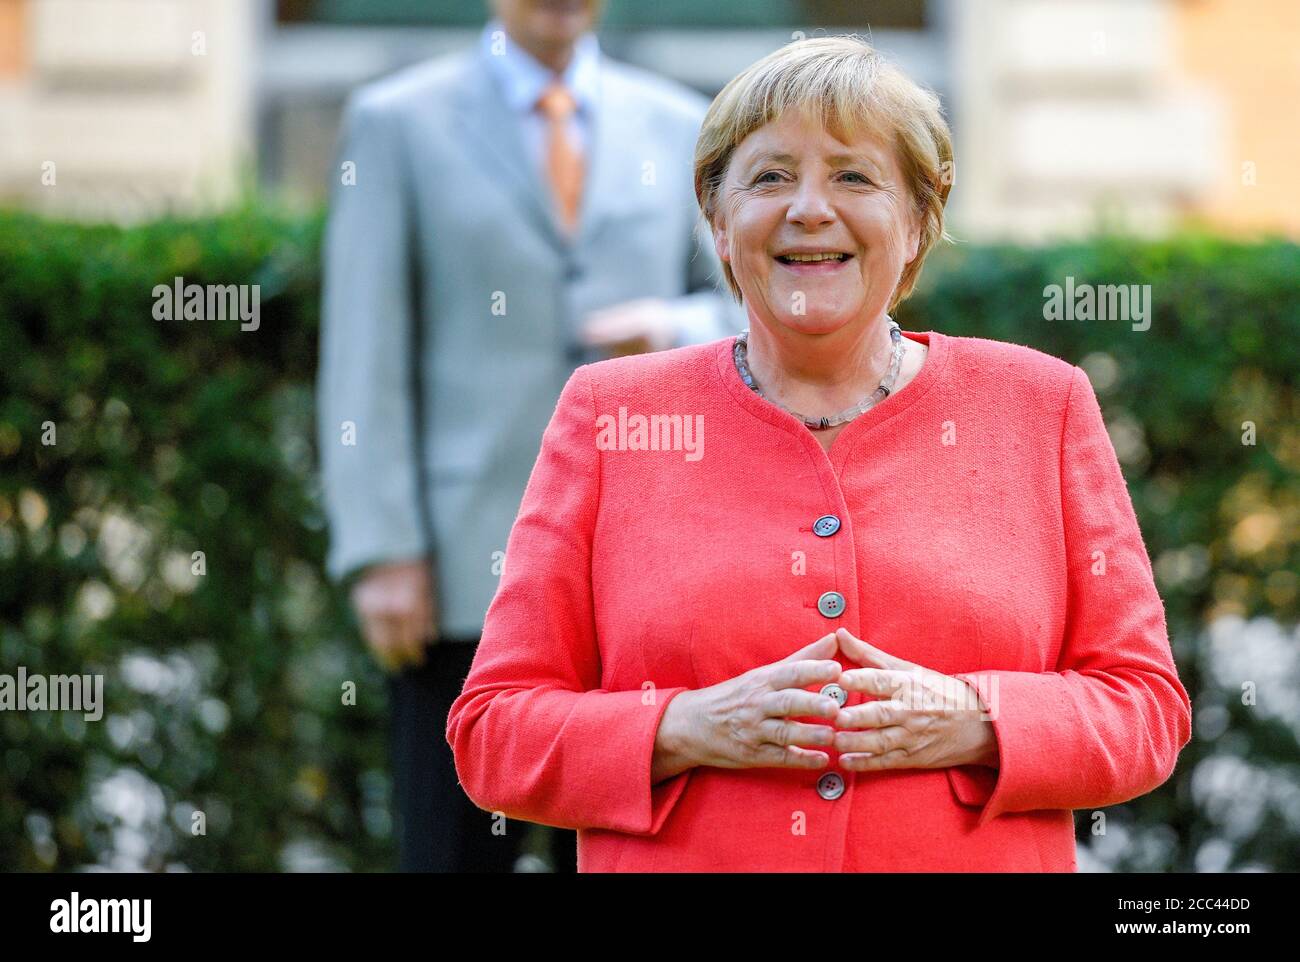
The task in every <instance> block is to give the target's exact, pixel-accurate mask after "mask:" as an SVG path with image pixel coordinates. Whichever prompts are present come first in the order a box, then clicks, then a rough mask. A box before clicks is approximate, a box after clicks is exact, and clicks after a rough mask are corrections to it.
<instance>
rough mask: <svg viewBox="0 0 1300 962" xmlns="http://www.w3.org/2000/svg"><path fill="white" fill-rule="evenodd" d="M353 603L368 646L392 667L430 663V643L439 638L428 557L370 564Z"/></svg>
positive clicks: (378, 658) (354, 595) (386, 666)
mask: <svg viewBox="0 0 1300 962" xmlns="http://www.w3.org/2000/svg"><path fill="white" fill-rule="evenodd" d="M352 606H353V607H354V608H355V609H356V612H357V619H358V620H359V621H360V622H361V634H362V635H363V636H364V637H365V639H366V644H368V645H369V646H370V650H371V651H372V652H373V653H374V656H375V659H376V660H377V661H378V662H379V664H380V665H382V666H383V667H384V669H385V670H386V671H398V670H399V669H401V668H402V667H403V666H404V665H408V664H409V665H414V666H418V665H421V664H423V663H424V648H425V644H426V643H428V642H432V641H435V640H436V636H437V624H436V618H435V615H434V598H433V573H432V571H431V570H430V567H429V562H428V561H427V560H425V559H423V558H421V559H419V560H417V561H397V562H392V563H389V564H380V565H375V566H373V567H371V568H367V569H366V570H365V572H364V573H363V574H362V575H361V578H360V579H359V580H358V581H357V583H356V584H355V585H354V586H353V587H352Z"/></svg>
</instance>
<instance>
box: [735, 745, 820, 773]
mask: <svg viewBox="0 0 1300 962" xmlns="http://www.w3.org/2000/svg"><path fill="white" fill-rule="evenodd" d="M830 761H831V757H830V756H829V755H827V754H826V753H825V752H819V751H814V750H813V749H811V748H799V747H798V746H796V745H785V746H781V745H771V744H763V745H760V746H758V749H757V750H756V751H755V753H754V756H753V759H752V763H751V764H752V767H754V768H825V767H826V766H827V765H829V764H830Z"/></svg>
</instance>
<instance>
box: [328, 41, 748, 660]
mask: <svg viewBox="0 0 1300 962" xmlns="http://www.w3.org/2000/svg"><path fill="white" fill-rule="evenodd" d="M484 56H485V54H483V53H482V52H481V51H478V50H475V51H472V52H468V53H465V54H459V55H455V56H452V57H448V58H443V59H440V60H436V61H433V62H430V63H427V64H422V65H420V66H417V67H413V68H409V69H407V70H405V71H403V72H401V73H399V74H396V75H394V76H392V77H390V78H387V79H384V80H381V81H379V82H376V83H374V84H371V85H369V86H367V87H364V88H362V89H361V90H359V91H358V92H357V93H356V94H354V95H353V97H352V98H351V99H350V100H349V102H348V105H347V108H346V110H345V112H344V124H343V134H342V139H341V144H340V149H339V153H338V158H337V160H338V165H337V166H336V167H335V171H336V176H337V177H338V181H337V183H336V184H335V186H334V189H333V194H332V201H331V213H330V219H329V224H328V228H327V231H326V238H325V253H324V256H325V264H324V269H325V276H324V300H323V310H322V319H321V325H322V327H321V358H320V371H319V380H318V384H317V412H318V440H319V447H320V452H321V468H322V485H323V494H324V503H325V507H326V510H327V513H328V517H329V522H330V529H331V531H330V534H331V537H330V548H329V558H328V569H329V573H330V575H331V576H332V577H334V578H336V579H342V578H344V577H346V576H347V575H349V574H351V573H353V572H355V571H356V570H357V569H359V568H360V567H362V566H364V565H367V564H371V563H375V562H380V561H394V560H402V559H411V558H417V557H421V556H428V557H430V558H431V559H432V561H433V563H434V571H435V583H436V586H437V606H438V621H439V630H440V632H442V633H444V634H446V635H448V636H452V637H468V636H477V635H478V634H479V633H480V632H481V630H482V627H483V619H484V616H485V615H486V613H487V608H488V605H489V603H490V602H491V600H492V596H493V594H494V593H495V591H496V588H497V583H498V580H499V574H500V571H501V563H502V559H503V556H504V551H505V547H506V540H507V537H508V536H509V533H510V528H511V525H512V524H513V522H514V518H515V515H516V514H517V513H518V509H519V503H520V501H521V499H522V497H523V492H524V487H525V485H526V484H527V481H528V475H529V473H530V471H531V470H532V466H533V462H534V461H535V459H536V457H537V453H538V450H539V448H540V443H541V436H542V432H543V430H544V429H545V427H546V424H547V421H548V420H549V419H550V416H551V413H552V411H553V410H554V409H555V404H556V401H557V400H558V398H559V395H560V391H561V389H562V388H563V387H564V384H565V382H566V381H567V379H568V377H569V375H570V374H571V373H572V371H573V369H574V368H575V367H576V366H577V365H579V364H583V363H587V362H589V361H594V360H599V359H600V357H601V355H599V354H595V353H592V352H590V351H589V350H586V349H584V348H583V347H582V346H581V345H580V344H579V342H578V339H577V336H576V332H577V329H578V325H579V323H580V322H581V320H582V318H583V316H584V315H585V314H586V313H587V312H588V311H591V310H593V309H596V308H600V307H606V306H610V305H613V304H617V303H619V302H621V301H626V300H629V299H633V298H638V297H664V298H683V297H690V298H694V299H696V300H697V301H700V302H703V303H706V304H708V305H709V306H710V308H711V309H712V313H711V314H709V315H707V316H711V317H713V318H714V321H715V323H714V326H713V328H712V329H711V330H709V331H708V333H707V335H706V336H702V337H701V336H699V335H696V336H695V337H693V338H691V339H692V340H695V341H700V340H714V339H716V338H720V337H725V336H727V335H729V334H732V333H735V332H736V331H738V330H739V329H740V328H741V327H743V326H744V313H743V311H742V310H741V309H740V308H739V306H738V305H735V304H734V303H733V302H732V301H731V300H730V298H729V296H724V295H723V294H721V293H720V292H719V288H718V286H717V285H718V282H719V280H720V277H721V272H720V270H719V265H718V262H717V258H716V255H715V254H714V251H713V245H712V243H711V240H710V239H709V237H708V234H707V228H706V227H705V226H704V224H703V221H702V219H701V218H700V216H699V212H698V207H697V205H696V202H695V195H694V188H693V184H692V165H691V158H692V154H693V151H694V146H695V138H696V135H697V134H698V131H699V125H700V121H701V119H702V118H703V114H704V110H705V109H706V107H707V102H706V101H705V100H704V98H702V97H701V96H699V95H698V94H696V93H694V92H692V91H689V90H687V89H686V88H683V87H680V86H678V85H676V84H673V83H671V82H669V81H666V80H663V79H661V78H657V77H654V76H653V75H651V74H648V73H645V72H642V71H640V70H637V69H634V68H632V67H629V66H627V65H624V64H619V63H616V62H613V61H611V60H609V59H608V58H602V62H601V70H600V78H601V79H600V85H601V95H600V102H599V105H598V107H597V109H596V111H595V120H594V128H593V131H592V135H591V147H590V152H589V154H588V157H589V160H588V164H589V166H588V171H589V172H588V175H587V181H586V185H585V187H584V196H583V209H582V211H581V215H580V226H579V230H578V234H577V237H576V240H574V241H570V240H569V239H567V238H566V236H565V234H564V232H563V231H562V229H561V228H560V227H559V226H558V223H557V221H556V218H555V214H554V210H553V205H552V202H551V198H550V191H549V189H548V187H547V186H546V185H545V183H544V182H543V180H542V177H541V174H540V172H538V171H537V170H536V169H535V167H534V165H533V163H532V162H531V160H530V158H529V157H528V154H527V152H526V151H525V147H524V142H523V135H522V132H521V130H520V126H519V122H518V118H517V117H516V116H515V115H514V114H512V113H511V111H510V108H509V106H508V105H507V104H506V102H505V100H504V99H503V98H502V97H501V95H500V94H499V92H498V90H497V87H496V84H495V82H494V79H493V76H492V74H491V73H490V72H489V70H488V65H487V63H486V62H485V61H484V60H483V59H482V58H483V57H484ZM352 179H354V180H355V182H354V183H350V182H349V181H350V180H352Z"/></svg>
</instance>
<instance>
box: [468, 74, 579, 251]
mask: <svg viewBox="0 0 1300 962" xmlns="http://www.w3.org/2000/svg"><path fill="white" fill-rule="evenodd" d="M484 56H485V54H482V53H479V54H477V55H475V56H473V57H471V58H470V61H469V64H468V67H467V69H466V70H465V73H464V75H463V78H462V85H461V94H460V96H459V97H458V98H457V107H458V109H457V111H456V116H457V118H458V126H459V129H460V132H461V134H462V135H463V136H465V138H466V141H467V143H469V144H471V145H472V148H473V152H474V154H475V155H476V156H477V157H478V158H479V159H480V160H481V161H482V162H483V164H484V166H485V167H486V168H487V169H489V170H490V171H491V172H492V173H493V174H494V175H495V176H496V177H497V178H498V179H499V181H500V183H501V184H502V186H503V187H505V189H506V190H508V191H509V192H510V193H512V194H513V195H514V197H515V200H516V201H517V203H518V206H519V209H520V210H521V211H522V212H523V213H524V215H525V216H526V217H528V219H529V220H531V221H532V222H533V223H534V224H535V225H536V226H537V228H538V229H539V230H540V231H541V232H542V234H543V235H544V236H545V237H546V238H547V240H548V241H550V242H551V243H552V244H554V245H555V246H556V247H558V248H561V249H563V248H566V247H567V246H568V242H567V241H566V240H565V238H564V237H563V235H562V234H561V231H560V228H559V225H558V224H557V223H556V221H555V214H554V212H553V210H552V203H551V196H550V189H549V187H548V186H547V185H546V184H545V183H544V182H543V181H542V179H541V176H540V174H539V172H538V171H537V169H536V167H535V166H534V165H533V163H532V159H531V158H530V157H529V154H528V151H527V150H526V148H525V145H524V139H523V134H522V132H521V131H520V129H519V127H520V124H519V118H518V117H517V116H516V115H515V114H514V112H513V111H512V110H511V109H510V105H509V104H507V103H506V101H505V98H504V97H503V96H502V95H501V92H500V90H499V89H498V88H497V83H496V79H495V78H494V77H493V76H492V73H491V71H490V70H488V68H487V65H486V64H484V63H483V59H482V58H483V57H484Z"/></svg>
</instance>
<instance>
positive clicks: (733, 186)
mask: <svg viewBox="0 0 1300 962" xmlns="http://www.w3.org/2000/svg"><path fill="white" fill-rule="evenodd" d="M951 162H952V153H951V141H950V138H949V134H948V129H947V126H946V124H945V123H944V121H943V118H942V114H941V113H940V111H939V106H938V102H937V101H936V100H935V98H934V96H933V95H932V94H930V93H928V92H926V91H923V90H922V89H921V88H919V87H917V86H916V85H915V84H913V83H912V82H911V81H910V80H908V79H907V78H906V77H904V76H903V75H902V74H900V73H898V72H897V71H896V70H894V69H893V68H891V67H889V66H888V65H887V64H885V63H884V62H883V61H881V59H880V58H879V56H878V55H877V54H876V52H875V51H874V50H873V49H872V48H871V47H870V46H869V45H868V44H866V43H864V42H862V41H861V40H859V39H857V38H854V37H828V38H818V39H815V40H805V41H799V42H796V43H792V44H789V45H787V46H785V47H783V48H781V49H780V50H778V51H776V52H775V53H773V54H771V55H770V56H768V57H766V58H765V59H763V60H761V61H759V62H758V63H757V64H755V65H753V66H752V67H750V68H749V69H748V70H746V71H744V72H743V73H742V74H740V75H739V76H738V77H736V78H735V79H734V80H733V81H732V82H731V83H730V84H728V85H727V87H726V88H725V89H724V90H723V91H722V93H721V94H719V95H718V98H717V100H716V101H715V102H714V104H713V106H712V107H711V108H710V110H709V113H708V115H707V117H706V118H705V120H704V124H703V128H702V130H701V132H700V136H699V141H698V147H697V151H696V168H695V184H696V191H697V196H698V199H699V202H700V207H701V209H702V210H703V212H704V215H705V217H706V218H707V219H708V221H709V225H710V227H711V228H712V231H713V238H714V243H715V246H716V248H717V251H718V254H719V257H720V258H721V260H722V262H723V264H724V265H725V268H726V276H727V281H728V284H729V285H730V287H731V289H732V291H733V293H734V294H735V295H736V296H737V297H738V298H740V299H741V301H742V302H743V303H744V305H745V307H746V309H747V311H748V314H749V320H750V328H751V329H750V330H749V332H748V334H747V336H743V337H730V338H726V339H723V340H720V341H715V342H713V343H712V344H704V345H697V346H693V347H689V348H681V349H677V350H671V351H662V352H658V353H655V354H650V355H641V356H637V357H628V358H618V359H614V360H609V361H602V362H600V363H596V364H589V365H584V366H583V367H581V368H579V369H578V370H577V371H576V372H575V373H574V375H573V377H572V378H570V380H569V382H568V384H567V385H566V387H565V389H564V392H563V394H562V395H561V397H560V401H559V404H558V406H557V407H556V410H555V413H554V415H553V416H552V418H551V422H550V424H549V426H548V427H547V429H546V434H545V436H544V437H543V440H542V449H541V453H540V454H539V456H538V459H537V463H536V465H535V466H534V469H533V472H532V475H531V477H530V479H529V482H528V487H527V490H526V492H525V494H524V500H523V504H522V506H521V507H520V510H519V514H518V516H517V519H516V521H515V526H514V528H513V529H512V531H511V535H510V540H509V543H508V545H507V548H506V554H507V556H508V557H509V559H510V563H509V565H508V566H507V570H506V572H505V574H504V575H503V577H502V580H501V586H500V588H499V590H498V591H497V594H496V596H495V598H494V599H493V601H492V605H491V607H490V608H489V610H488V613H487V620H486V623H485V624H484V629H483V637H482V641H481V642H480V644H479V648H478V651H477V652H476V654H475V658H474V664H473V667H472V669H471V671H470V673H469V677H468V678H467V679H466V681H465V688H464V691H463V692H462V693H461V695H460V697H459V698H458V699H457V700H456V702H455V703H454V704H453V705H452V709H451V713H450V715H449V717H448V723H447V739H448V741H449V743H450V744H451V746H452V748H453V751H454V753H455V759H456V767H457V771H458V773H459V775H460V778H461V783H462V784H463V786H464V787H465V790H466V792H467V793H468V794H469V796H470V797H471V798H472V799H473V800H474V801H475V802H476V803H477V804H478V805H480V806H481V807H483V808H486V809H489V810H493V811H499V812H503V813H505V814H506V816H507V817H510V818H523V819H528V820H531V821H540V822H544V823H546V824H551V825H562V826H567V827H574V828H577V829H578V867H579V870H581V871H625V870H626V871H765V872H770V871H843V872H880V871H1073V870H1075V869H1076V868H1077V861H1076V858H1075V843H1074V823H1073V820H1072V818H1071V815H1070V810H1071V809H1074V808H1084V807H1102V806H1106V805H1111V804H1116V803H1118V802H1122V801H1127V800H1128V799H1131V798H1133V797H1135V796H1137V795H1140V794H1142V793H1144V792H1147V791H1150V790H1151V789H1153V788H1155V787H1156V786H1157V785H1159V784H1160V783H1161V782H1163V781H1164V780H1165V779H1167V778H1168V777H1169V775H1170V773H1171V771H1172V770H1173V767H1174V764H1175V762H1176V760H1177V757H1178V753H1179V751H1180V749H1181V748H1182V746H1183V745H1185V744H1186V743H1187V741H1188V740H1189V739H1190V737H1191V706H1190V702H1189V700H1188V697H1187V693H1186V691H1185V690H1184V688H1183V686H1182V685H1181V683H1180V682H1179V680H1178V674H1177V671H1176V669H1175V666H1174V662H1173V658H1172V655H1171V652H1170V646H1169V640H1168V636H1167V634H1166V627H1165V619H1164V607H1163V604H1162V602H1161V599H1160V597H1159V595H1158V594H1157V593H1156V589H1155V584H1154V580H1153V577H1152V571H1151V564H1150V560H1149V558H1148V556H1147V554H1146V549H1145V545H1144V544H1143V541H1142V535H1141V532H1140V531H1139V529H1138V526H1137V521H1136V518H1135V516H1134V513H1133V507H1132V503H1131V501H1130V499H1129V496H1128V491H1127V489H1126V488H1125V485H1124V478H1123V475H1122V474H1121V472H1120V468H1119V463H1118V461H1117V459H1116V457H1115V452H1114V448H1113V447H1112V446H1111V444H1110V440H1109V437H1108V435H1107V433H1106V427H1105V423H1104V421H1103V419H1102V415H1101V410H1100V408H1099V406H1098V402H1097V398H1096V395H1095V394H1094V392H1093V390H1092V387H1091V385H1090V384H1089V382H1088V379H1087V377H1086V375H1085V374H1084V373H1083V371H1082V370H1081V369H1080V368H1078V367H1075V366H1074V365H1071V364H1069V363H1067V362H1065V361H1063V360H1061V359H1059V358H1055V357H1051V356H1050V355H1047V354H1043V353H1041V352H1039V351H1035V350H1032V349H1030V348H1027V347H1022V346H1019V345H1016V344H1008V343H1003V342H998V341H991V340H987V339H981V338H967V337H958V336H955V335H947V334H943V333H940V332H937V331H929V332H921V333H917V332H905V331H902V330H901V328H899V327H898V325H897V324H896V323H895V322H894V321H893V319H892V318H891V317H890V316H889V313H888V312H889V311H890V310H892V309H893V308H894V306H895V305H897V304H898V303H899V301H901V300H902V299H903V298H904V297H906V296H907V294H908V293H910V291H911V290H912V287H913V285H914V284H915V282H916V278H917V275H918V274H919V272H920V269H921V264H922V262H923V260H924V257H925V255H926V253H927V252H928V251H929V250H930V248H931V247H932V246H933V245H934V244H935V243H936V242H937V241H938V240H939V239H940V238H942V237H943V207H944V204H945V202H946V200H947V197H948V192H949V189H950V188H951V185H952V178H951V172H952V165H951ZM624 409H627V410H635V411H638V412H647V413H649V414H650V415H651V416H653V415H654V414H656V413H666V412H689V413H690V414H693V415H695V416H696V417H697V418H698V419H699V422H700V425H701V429H702V427H703V425H704V424H705V423H707V425H708V432H709V445H708V448H707V452H703V451H702V452H701V453H702V454H703V456H701V457H700V458H698V459H696V460H694V461H691V460H687V459H684V458H683V457H681V455H680V454H678V455H675V456H674V454H673V453H672V452H671V451H669V452H664V451H662V450H654V449H653V448H650V447H646V446H642V445H635V446H633V445H631V444H629V445H626V446H615V445H611V444H609V443H600V441H599V438H598V436H597V433H596V432H597V426H598V425H600V424H602V423H606V424H607V423H609V422H610V419H611V418H612V416H613V415H614V413H615V412H622V411H623V410H624ZM795 411H798V412H801V413H800V414H798V415H796V414H795V413H793V412H795ZM1010 493H1013V494H1010ZM1099 554H1100V555H1101V556H1102V558H1103V561H1102V567H1101V570H1100V572H1099V570H1098V567H1097V564H1098V555H1099Z"/></svg>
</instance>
